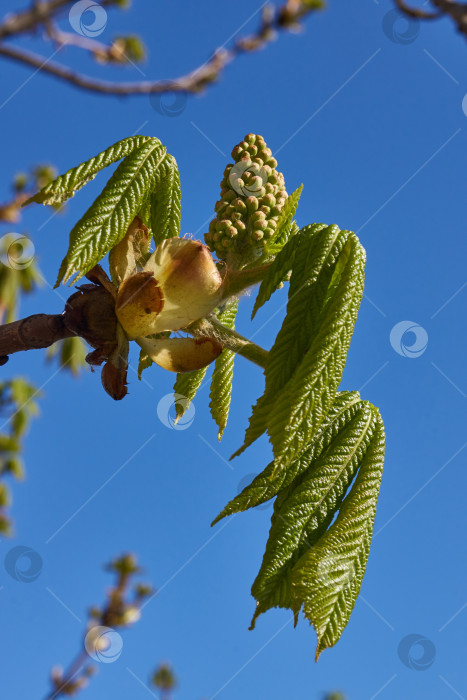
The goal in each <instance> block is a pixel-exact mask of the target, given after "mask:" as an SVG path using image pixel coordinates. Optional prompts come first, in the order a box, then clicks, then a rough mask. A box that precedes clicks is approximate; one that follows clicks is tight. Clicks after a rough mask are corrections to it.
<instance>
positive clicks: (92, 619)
mask: <svg viewBox="0 0 467 700" xmlns="http://www.w3.org/2000/svg"><path fill="white" fill-rule="evenodd" d="M106 569H107V570H108V571H111V572H112V573H114V574H115V576H116V582H115V585H114V586H113V587H112V588H110V589H109V590H108V591H107V597H106V602H105V604H104V605H103V606H102V607H101V608H97V607H94V608H91V609H90V611H89V622H88V626H87V629H86V632H85V633H84V634H83V640H82V645H81V649H80V651H79V653H78V654H77V656H76V658H75V659H74V661H73V662H72V663H71V664H70V666H68V668H67V669H66V671H63V670H62V669H61V668H60V667H55V668H53V669H52V673H51V682H52V686H53V687H52V689H51V690H50V693H49V694H48V695H47V696H46V698H45V700H56V698H59V697H62V696H67V697H69V696H72V695H76V694H77V693H78V692H79V691H80V690H81V689H82V688H84V687H85V686H86V685H87V683H88V680H89V678H90V676H92V675H93V673H95V671H96V666H95V664H94V663H93V662H98V663H112V662H113V661H116V660H117V659H118V657H119V656H120V654H121V650H122V647H123V641H122V638H121V636H120V634H119V633H118V632H117V631H116V630H117V629H126V628H128V627H130V626H131V625H132V624H134V623H135V622H137V621H138V620H139V619H140V617H141V605H142V603H143V602H144V600H145V599H146V598H147V597H148V596H150V595H152V593H153V590H152V588H151V586H147V585H145V584H141V583H137V584H134V583H133V579H134V577H135V576H136V575H138V574H140V573H141V569H140V568H139V566H138V563H137V559H136V557H135V556H133V555H132V554H124V555H123V556H121V557H119V558H118V559H115V560H114V561H113V562H111V563H110V564H109V565H108V566H107V567H106Z"/></svg>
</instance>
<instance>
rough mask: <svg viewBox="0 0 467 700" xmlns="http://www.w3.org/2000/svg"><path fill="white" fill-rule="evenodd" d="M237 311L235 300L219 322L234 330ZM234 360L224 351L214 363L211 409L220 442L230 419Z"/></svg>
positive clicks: (231, 353)
mask: <svg viewBox="0 0 467 700" xmlns="http://www.w3.org/2000/svg"><path fill="white" fill-rule="evenodd" d="M237 310H238V300H235V301H234V302H232V303H230V304H229V305H228V306H227V307H226V308H225V309H224V310H223V311H222V312H221V313H220V314H219V316H218V318H219V321H220V322H221V323H222V324H223V325H224V326H226V327H227V328H231V329H234V328H235V317H236V315H237ZM234 359H235V353H234V352H232V351H231V350H227V349H225V350H223V351H222V352H221V354H220V355H219V357H218V358H217V359H216V361H215V363H214V371H213V373H212V379H211V390H210V393H209V398H210V402H209V408H210V409H211V415H212V417H213V418H214V420H215V421H216V423H217V425H218V427H219V435H218V437H219V442H220V441H221V439H222V434H223V432H224V430H225V426H226V425H227V419H228V417H229V409H230V399H231V396H232V380H233V368H234Z"/></svg>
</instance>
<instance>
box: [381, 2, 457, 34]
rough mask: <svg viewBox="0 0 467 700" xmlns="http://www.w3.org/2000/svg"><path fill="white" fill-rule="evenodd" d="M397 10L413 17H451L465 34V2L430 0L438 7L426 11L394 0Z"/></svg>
mask: <svg viewBox="0 0 467 700" xmlns="http://www.w3.org/2000/svg"><path fill="white" fill-rule="evenodd" d="M394 2H395V4H396V5H397V7H398V8H399V10H400V11H401V12H402V13H403V14H404V15H406V16H407V17H412V18H414V19H441V18H442V17H451V19H452V20H454V22H455V23H456V25H457V29H458V30H459V32H460V33H461V34H464V35H465V36H467V4H466V3H465V2H455V1H454V0H431V4H432V5H433V6H434V7H436V8H438V9H437V10H436V11H433V12H427V11H426V10H422V9H419V8H416V7H411V6H410V5H407V4H406V2H405V0H394Z"/></svg>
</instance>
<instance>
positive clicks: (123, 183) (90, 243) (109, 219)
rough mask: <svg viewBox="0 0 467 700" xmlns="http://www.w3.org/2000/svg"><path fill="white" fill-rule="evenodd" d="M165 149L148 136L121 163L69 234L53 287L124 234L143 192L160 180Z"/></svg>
mask: <svg viewBox="0 0 467 700" xmlns="http://www.w3.org/2000/svg"><path fill="white" fill-rule="evenodd" d="M165 157H166V149H165V147H164V146H162V144H161V143H160V141H159V140H158V139H155V138H153V139H150V140H149V141H146V142H145V143H143V144H142V145H141V146H140V148H138V149H137V150H135V151H133V152H132V153H131V154H130V155H128V156H127V157H126V158H125V160H123V161H122V163H120V165H119V166H118V168H117V170H116V171H115V172H114V174H113V175H112V177H111V178H110V180H109V181H108V183H107V184H106V186H105V187H104V189H103V191H102V192H101V194H100V195H99V196H98V197H97V199H96V200H95V201H94V203H93V204H92V205H91V207H90V208H89V209H88V210H87V212H86V213H85V214H84V216H83V217H82V218H81V219H80V220H79V221H78V222H77V224H75V226H74V227H73V229H72V231H71V233H70V245H69V248H68V253H67V255H66V256H65V258H64V260H63V262H62V265H61V267H60V271H59V275H58V280H57V284H56V286H58V284H60V282H61V281H62V280H63V281H64V282H66V281H68V280H69V279H70V277H72V276H73V275H74V274H75V273H77V277H76V279H75V281H76V280H77V279H80V278H81V277H82V276H83V275H85V274H86V272H88V271H89V270H90V269H91V268H92V267H93V266H94V265H95V264H96V263H98V262H99V261H100V260H101V259H102V258H103V257H104V255H106V253H108V251H109V250H110V249H111V248H112V247H113V246H115V245H116V244H117V243H118V242H119V241H120V240H121V239H122V238H123V236H124V235H125V233H126V231H127V229H128V227H129V225H130V223H131V222H132V221H133V219H134V217H135V216H136V214H137V213H138V211H139V210H140V208H141V205H142V203H143V201H144V198H145V196H146V194H147V193H148V192H149V191H151V190H153V189H154V188H155V187H156V186H157V184H158V182H160V179H161V171H160V166H161V164H162V162H163V161H164V159H165Z"/></svg>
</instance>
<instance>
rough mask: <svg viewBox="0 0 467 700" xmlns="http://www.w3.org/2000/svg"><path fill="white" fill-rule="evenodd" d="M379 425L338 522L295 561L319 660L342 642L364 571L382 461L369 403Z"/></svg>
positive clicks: (297, 594)
mask: <svg viewBox="0 0 467 700" xmlns="http://www.w3.org/2000/svg"><path fill="white" fill-rule="evenodd" d="M371 410H372V413H373V416H374V419H375V429H374V432H373V435H372V437H371V441H370V443H369V445H368V448H367V450H366V452H365V455H364V457H363V459H362V462H361V466H360V469H359V472H358V475H357V478H356V480H355V483H354V485H353V486H352V489H351V491H350V493H349V495H348V496H347V497H346V498H345V500H344V502H343V504H342V507H341V509H340V512H339V515H338V516H337V518H336V521H335V522H334V523H333V524H332V525H331V527H330V528H329V530H328V531H327V532H326V533H325V534H324V535H323V536H322V537H321V538H320V539H319V541H318V542H317V543H316V544H315V546H314V547H311V549H309V550H308V551H307V552H305V553H304V554H303V555H302V556H301V558H300V559H299V560H298V561H297V563H296V564H295V566H294V568H293V571H292V576H291V581H292V590H293V595H294V598H295V599H296V601H297V603H296V605H298V606H301V605H302V604H303V610H304V614H305V617H306V618H307V619H308V620H309V621H310V622H311V624H312V625H313V626H314V628H315V630H316V633H317V635H318V646H317V649H316V659H318V657H319V655H320V653H321V652H322V651H323V650H324V649H327V648H328V647H331V646H333V645H334V644H336V642H337V641H338V640H339V638H340V636H341V634H342V632H343V630H344V628H345V626H346V625H347V622H348V621H349V618H350V614H351V612H352V610H353V607H354V605H355V601H356V599H357V596H358V594H359V592H360V587H361V583H362V579H363V575H364V573H365V568H366V563H367V560H368V554H369V551H370V543H371V537H372V532H373V523H374V518H375V513H376V504H377V501H378V495H379V489H380V484H381V476H382V471H383V462H384V442H385V440H384V427H383V423H382V420H381V417H380V415H379V412H378V410H377V409H376V408H374V407H373V406H372V407H371Z"/></svg>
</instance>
